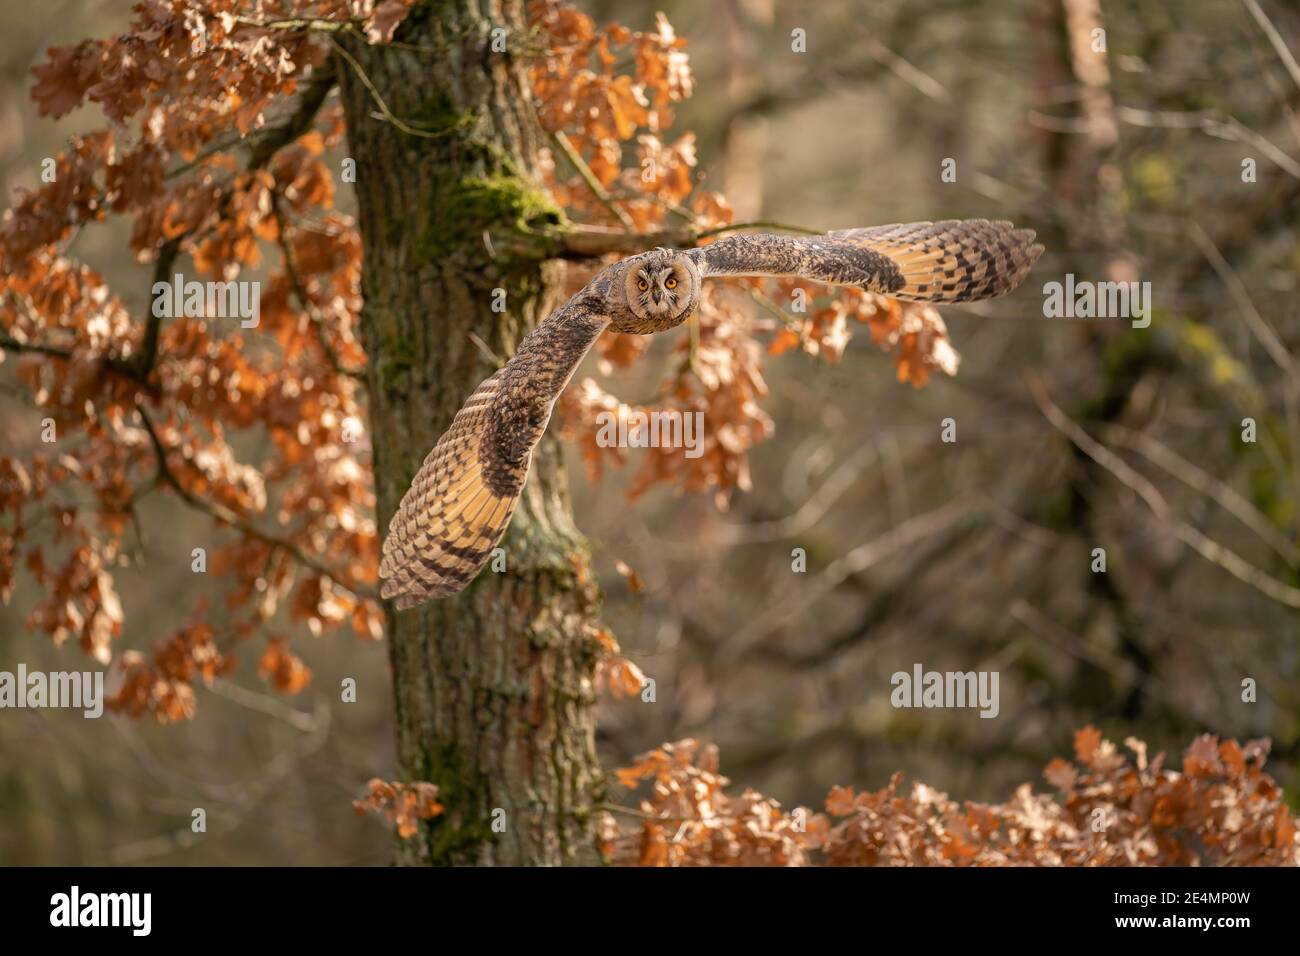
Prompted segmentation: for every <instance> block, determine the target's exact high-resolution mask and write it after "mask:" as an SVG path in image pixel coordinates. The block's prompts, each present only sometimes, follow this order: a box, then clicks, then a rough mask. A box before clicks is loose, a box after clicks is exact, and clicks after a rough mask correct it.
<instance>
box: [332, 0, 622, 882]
mask: <svg viewBox="0 0 1300 956" xmlns="http://www.w3.org/2000/svg"><path fill="white" fill-rule="evenodd" d="M483 7H488V8H491V9H494V10H496V11H498V12H496V13H495V14H494V15H495V16H496V19H494V20H488V19H486V18H485V16H484V14H483V13H482V12H481V8H483ZM522 8H523V4H522V3H514V2H503V3H501V4H499V5H498V4H490V5H482V4H477V3H469V2H466V3H440V4H436V5H430V4H422V5H420V6H419V7H417V9H415V10H414V11H412V13H411V15H410V17H409V19H408V20H407V21H406V23H404V24H403V26H402V27H401V29H400V30H399V31H398V34H397V37H396V40H397V41H399V42H400V43H401V44H406V45H407V46H396V47H389V46H382V47H370V46H366V45H365V44H362V43H358V42H355V41H351V42H349V43H348V45H347V46H346V50H347V52H348V53H349V54H350V55H351V57H353V58H354V59H355V61H356V63H355V64H353V63H349V62H348V61H347V58H346V57H343V56H339V57H337V59H338V60H339V62H338V64H337V65H338V68H339V73H340V76H341V78H342V79H341V87H342V93H343V102H344V105H345V110H346V114H347V125H348V131H349V138H350V147H351V156H352V158H353V159H355V160H356V168H357V182H356V193H357V200H358V204H359V207H360V210H359V219H360V227H361V234H362V238H363V242H364V265H363V270H364V271H363V282H362V286H363V291H364V295H365V305H364V309H363V311H362V329H363V334H364V337H365V346H366V351H367V353H368V355H369V369H368V373H367V388H368V391H369V402H370V424H371V439H372V442H373V446H374V468H375V486H376V494H377V498H378V501H377V507H378V519H379V524H380V529H381V533H382V532H383V531H386V529H387V527H388V521H389V519H390V518H391V516H392V514H393V512H394V511H395V510H396V508H397V505H398V502H399V501H400V500H401V496H402V494H403V493H404V492H405V491H406V488H407V486H408V485H409V483H410V480H411V477H412V476H413V475H414V474H415V472H416V471H417V469H418V468H419V466H420V464H421V462H422V461H423V460H424V456H425V455H426V454H427V453H428V451H429V449H430V448H432V447H433V445H434V444H435V442H436V441H437V439H438V437H439V436H440V435H441V434H442V432H443V431H444V430H445V428H446V427H447V425H448V424H449V423H450V422H451V419H452V417H453V416H454V415H455V413H456V411H457V410H458V409H459V408H460V406H461V404H462V403H463V402H464V400H465V399H466V398H467V397H468V396H469V394H470V393H471V392H472V391H473V389H474V388H475V387H476V386H477V385H478V384H479V382H480V381H482V380H483V379H484V378H486V377H487V376H488V375H490V374H491V373H492V372H493V371H494V368H495V366H494V362H493V360H492V359H491V358H490V357H489V356H488V354H487V352H489V351H491V352H493V353H495V355H496V356H499V357H500V359H501V360H504V359H506V358H508V357H509V356H510V355H511V354H513V353H514V351H515V348H516V346H517V344H518V342H519V339H520V338H521V337H522V336H523V334H524V333H525V332H527V331H528V329H529V328H531V327H532V326H533V325H535V324H536V323H537V321H538V320H540V319H541V318H543V317H544V316H545V315H546V314H547V313H548V312H549V311H550V310H551V309H552V308H554V306H555V305H556V304H557V297H558V295H559V293H560V282H561V280H562V278H563V269H564V266H563V264H562V263H558V262H548V263H542V264H539V263H538V262H536V261H521V260H512V259H511V258H509V257H508V256H505V255H503V254H502V248H501V247H498V246H496V245H494V244H493V243H491V242H488V241H486V240H485V233H487V232H491V233H492V235H494V236H508V234H509V233H511V232H518V231H523V230H527V229H528V228H529V227H532V226H538V225H542V224H545V223H554V222H557V221H559V219H560V216H561V213H560V212H559V210H558V209H557V208H556V207H555V206H554V205H553V203H552V202H551V200H550V198H549V197H548V195H547V194H546V193H545V192H543V191H541V190H540V189H539V188H538V186H537V185H536V182H535V178H534V173H535V167H536V153H537V147H538V142H539V139H540V132H539V130H538V128H537V126H536V122H535V118H534V114H533V109H532V105H531V101H530V95H529V89H528V82H527V77H526V74H525V70H524V65H523V63H522V62H521V61H520V60H519V59H517V51H518V50H519V48H520V45H521V44H522V43H523V42H524V22H523V9H522ZM501 29H504V31H505V32H504V33H497V34H495V36H494V33H493V31H494V30H501ZM494 39H495V40H496V41H497V44H498V45H499V44H500V43H504V44H506V47H507V52H497V51H494V49H493V45H494V44H493V41H494ZM415 48H419V49H415ZM358 66H359V67H360V70H358V69H357V67H358ZM362 71H364V76H365V77H367V78H368V79H369V81H370V83H372V84H373V86H374V90H373V91H371V90H369V89H367V86H366V84H365V82H364V80H363V78H362V75H361V73H362ZM376 94H377V95H376ZM380 99H381V100H382V101H383V104H384V106H381V105H380V104H379V103H378V102H377V100H380ZM385 106H386V108H387V110H388V111H389V112H390V113H391V115H392V116H395V117H397V118H398V119H399V120H400V121H401V122H402V123H404V124H406V125H408V126H410V127H413V128H415V129H418V130H422V131H424V132H425V133H427V134H428V135H423V136H422V135H413V134H411V133H409V132H403V131H402V130H401V129H400V128H399V127H398V126H397V125H395V124H394V123H393V122H390V121H388V120H387V119H385V118H382V116H383V110H384V108H385ZM502 293H504V306H505V311H503V312H496V311H493V303H494V299H496V300H498V301H499V300H500V298H501V295H502ZM476 337H477V339H478V340H479V341H478V342H476V341H475V338H476ZM502 546H503V548H504V559H505V562H506V570H505V572H504V573H494V572H493V570H492V566H491V565H489V567H488V568H487V569H485V570H484V572H483V573H482V574H481V575H480V576H479V578H478V580H477V581H476V582H475V583H474V584H472V585H471V586H470V587H469V588H468V589H467V590H466V591H465V592H464V593H463V594H461V595H460V596H459V597H457V598H455V599H451V600H440V601H433V602H431V603H429V604H426V605H424V606H422V607H419V608H415V609H412V610H409V611H405V612H402V613H400V614H398V613H395V612H394V611H393V609H392V608H391V606H389V608H388V610H387V618H388V641H389V648H390V651H389V653H390V661H391V666H392V677H393V690H394V703H395V707H396V724H397V745H398V758H399V761H400V763H401V766H402V769H403V771H404V774H405V777H404V779H407V780H417V779H418V780H429V781H432V782H433V783H436V784H437V785H438V787H439V799H440V801H441V802H442V803H443V804H444V806H445V807H446V810H445V812H444V813H443V815H442V816H440V817H439V818H437V819H435V820H434V821H431V822H430V823H428V824H426V825H425V827H424V829H423V830H422V832H421V834H420V835H419V836H418V837H416V838H414V839H412V840H409V841H405V842H403V844H402V845H401V848H400V849H399V851H398V861H399V862H401V863H407V864H415V863H451V864H469V863H474V864H480V865H482V864H549V865H555V864H569V863H592V862H596V859H597V857H596V851H595V843H594V836H593V831H594V808H595V804H596V802H597V800H598V799H599V793H600V791H601V789H602V777H601V774H600V769H599V766H598V764H597V761H596V754H595V739H594V728H595V721H594V704H595V700H594V691H593V686H592V672H593V668H594V664H595V660H596V645H595V642H594V640H593V638H592V633H593V627H592V625H593V623H594V620H595V616H596V613H597V610H598V608H597V601H598V595H597V593H596V589H595V586H594V584H593V583H592V579H591V576H590V575H589V574H588V573H587V567H588V556H587V552H586V546H585V544H584V542H583V541H582V539H581V536H580V535H579V534H578V532H577V531H576V529H575V527H574V525H573V521H572V515H571V512H570V505H569V497H568V490H567V485H566V482H565V479H564V472H563V469H562V462H561V460H560V453H559V448H558V445H557V443H556V442H555V440H554V439H553V438H546V439H543V441H542V443H541V445H540V446H539V448H538V450H537V453H536V455H535V457H534V461H533V469H532V474H531V475H530V477H529V479H528V485H527V488H526V490H525V492H524V496H523V500H522V502H521V503H520V506H519V508H518V510H517V511H516V513H515V516H514V521H513V523H512V525H511V527H510V530H509V533H508V534H507V536H506V538H505V540H504V541H503V544H502ZM502 827H504V832H501V830H502Z"/></svg>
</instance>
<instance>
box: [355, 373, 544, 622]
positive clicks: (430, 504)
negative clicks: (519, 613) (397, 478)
mask: <svg viewBox="0 0 1300 956" xmlns="http://www.w3.org/2000/svg"><path fill="white" fill-rule="evenodd" d="M495 395H496V381H495V376H494V377H493V378H489V379H488V380H487V381H486V382H484V383H483V384H482V385H480V386H479V388H478V390H477V391H475V392H474V394H473V395H471V396H470V398H469V401H467V402H466V403H465V407H464V408H462V409H461V410H460V411H459V412H458V413H457V415H456V418H455V419H454V420H453V421H452V424H451V427H450V428H449V429H447V433H446V434H445V435H443V436H442V438H440V439H439V440H438V444H437V445H435V446H434V448H433V451H431V452H429V455H428V457H427V458H425V460H424V464H423V465H422V466H421V468H420V470H419V472H417V473H416V476H415V480H414V481H413V482H412V483H411V487H410V488H408V489H407V491H406V495H405V496H404V497H403V498H402V503H401V505H399V506H398V509H397V513H396V514H394V515H393V520H392V521H391V522H390V523H389V526H388V537H387V538H385V539H384V550H383V561H382V562H381V563H380V566H379V577H380V578H381V579H382V580H383V585H382V587H381V588H380V594H382V595H383V596H384V597H386V598H392V599H393V600H394V603H396V605H397V606H398V607H399V608H408V607H412V606H414V605H416V604H422V603H423V602H425V601H427V600H428V599H429V598H437V597H447V596H448V595H451V594H456V593H457V592H459V591H461V590H463V589H464V588H465V586H466V585H468V584H469V583H470V581H472V580H474V578H475V577H476V576H477V575H478V573H479V571H481V570H482V569H483V566H484V565H485V564H487V562H488V559H489V558H490V557H491V556H492V549H493V548H495V547H496V546H497V542H499V541H500V540H501V536H502V535H503V534H505V530H506V527H507V526H508V525H509V524H510V517H511V515H513V514H514V510H515V505H516V504H518V502H519V491H520V490H522V489H516V490H515V491H514V493H509V492H506V493H504V494H501V493H497V492H496V491H494V490H493V484H494V483H493V482H491V481H489V480H488V477H487V476H486V475H485V474H484V471H483V459H482V456H481V455H480V454H479V450H480V446H481V443H482V441H483V440H484V437H485V435H486V433H487V426H488V409H489V407H490V406H491V403H492V400H493V398H494V397H495ZM498 485H499V483H498Z"/></svg>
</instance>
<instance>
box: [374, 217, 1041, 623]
mask: <svg viewBox="0 0 1300 956" xmlns="http://www.w3.org/2000/svg"><path fill="white" fill-rule="evenodd" d="M1033 239H1034V233H1033V232H1031V231H1030V230H1027V229H1015V228H1013V227H1012V225H1011V223H1008V222H989V221H987V220H983V219H976V220H964V221H957V220H950V221H947V222H939V223H928V222H927V223H910V224H906V225H894V226H878V227H875V228H871V229H851V230H844V231H841V232H834V233H830V234H828V235H825V236H781V235H771V234H752V233H751V234H744V235H737V236H732V237H730V238H727V239H722V240H719V241H718V242H715V243H712V244H710V245H706V246H700V247H698V248H694V249H687V250H672V249H656V250H654V251H652V252H645V253H641V254H640V255H636V256H631V257H629V258H627V259H623V260H621V261H619V262H616V263H614V264H612V265H610V266H608V267H606V268H605V269H602V270H601V271H600V272H599V273H598V274H597V275H596V276H595V277H594V278H593V279H592V280H591V281H590V282H589V283H587V285H586V286H585V287H584V288H583V289H582V291H580V292H579V293H578V294H577V295H575V296H573V298H571V299H570V300H569V301H568V302H566V303H565V304H564V305H562V306H561V307H560V308H558V309H556V310H555V311H554V312H553V313H551V315H550V316H549V317H548V318H547V319H546V320H545V321H543V322H542V323H541V324H539V325H538V326H537V328H536V329H534V330H533V331H532V332H530V333H529V334H528V335H527V336H526V337H525V338H524V340H523V341H522V342H521V343H520V345H519V350H518V351H517V352H516V353H515V356H514V357H513V358H512V359H511V360H510V361H509V362H507V363H506V365H505V366H504V367H502V368H501V369H500V370H498V371H497V372H496V373H494V374H493V375H492V376H491V377H490V378H488V379H487V380H486V381H485V382H483V384H482V385H480V386H479V387H478V388H477V389H476V390H475V391H474V394H473V395H471V396H470V398H469V400H468V401H467V402H466V403H465V406H464V407H463V408H462V409H461V410H460V412H459V413H458V414H457V415H456V418H455V419H454V420H453V422H452V424H451V427H450V428H449V429H448V430H447V433H446V434H445V435H443V437H442V438H441V439H440V440H439V441H438V444H437V445H436V446H435V447H434V449H433V450H432V451H431V452H430V453H429V455H428V457H427V458H426V459H425V461H424V465H423V466H422V467H421V468H420V471H419V473H418V474H417V475H416V476H415V480H414V481H413V482H412V484H411V487H410V489H409V490H408V491H407V493H406V495H405V497H403V499H402V503H401V506H400V507H399V508H398V509H397V513H396V514H395V515H394V516H393V520H392V522H391V524H390V525H389V529H388V537H387V538H386V539H385V541H384V553H383V562H382V564H381V565H380V571H379V573H380V577H381V578H383V588H382V594H383V596H384V597H386V598H393V599H394V601H395V603H396V604H397V606H398V607H399V608H405V607H410V606H412V605H415V604H419V603H422V602H423V601H425V600H427V599H429V598H432V597H445V596H447V595H450V594H455V593H457V592H458V591H460V590H461V589H463V588H464V587H465V586H466V585H467V584H469V582H470V581H472V580H473V579H474V577H475V576H476V575H477V574H478V572H479V571H480V570H481V569H482V568H483V565H484V564H486V563H487V560H488V558H489V557H490V556H491V553H492V549H493V548H494V547H495V546H496V544H497V542H498V541H499V540H500V539H501V536H502V535H503V534H504V533H505V529H506V526H507V525H508V524H509V522H510V518H511V516H512V515H513V513H514V508H515V505H516V503H517V502H518V500H519V495H520V493H521V492H522V491H523V487H524V482H525V480H526V479H527V477H528V465H529V461H530V459H531V457H532V451H533V448H534V447H536V445H537V442H538V441H539V440H540V439H541V437H542V433H543V432H545V430H546V425H547V423H548V422H549V421H550V417H551V410H552V409H553V408H554V406H555V401H556V399H558V398H559V396H560V393H561V392H563V391H564V387H565V386H566V385H567V384H568V382H569V379H570V378H571V377H572V376H573V373H574V372H575V371H576V370H577V367H578V365H579V363H580V362H581V361H582V358H583V356H585V355H586V354H587V352H588V350H589V349H590V348H591V346H592V345H593V344H594V343H595V341H596V339H597V338H599V337H600V335H601V333H602V332H604V331H605V330H606V329H610V330H612V331H615V332H626V333H631V334H635V335H647V334H651V333H654V332H662V331H665V330H667V329H671V328H674V327H676V326H678V325H680V324H681V323H682V322H684V321H685V320H686V319H687V318H689V317H690V315H691V314H692V313H693V312H694V311H695V309H696V307H697V306H698V304H699V298H700V290H701V286H702V280H703V279H705V278H708V277H710V276H739V275H769V276H799V277H801V278H805V279H812V280H815V281H819V282H826V283H829V284H832V285H850V286H856V287H858V288H861V289H865V290H866V291H868V292H875V293H879V294H881V295H887V296H892V297H894V298H898V299H907V300H911V301H919V302H971V301H976V300H980V299H989V298H993V297H995V296H999V295H1003V294H1004V293H1007V292H1010V291H1011V290H1012V289H1014V288H1015V287H1016V286H1017V285H1019V284H1020V283H1021V281H1023V279H1024V277H1025V276H1026V275H1027V274H1028V272H1029V268H1030V266H1032V265H1033V263H1034V260H1036V259H1037V258H1038V256H1039V255H1040V254H1041V253H1042V251H1043V247H1042V246H1040V245H1037V244H1035V243H1034V241H1033Z"/></svg>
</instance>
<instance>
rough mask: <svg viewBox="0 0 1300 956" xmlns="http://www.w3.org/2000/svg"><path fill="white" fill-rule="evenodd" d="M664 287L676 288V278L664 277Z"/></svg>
mask: <svg viewBox="0 0 1300 956" xmlns="http://www.w3.org/2000/svg"><path fill="white" fill-rule="evenodd" d="M664 288H665V289H676V288H677V280H676V279H674V278H671V277H670V278H668V279H666V280H665V281H664Z"/></svg>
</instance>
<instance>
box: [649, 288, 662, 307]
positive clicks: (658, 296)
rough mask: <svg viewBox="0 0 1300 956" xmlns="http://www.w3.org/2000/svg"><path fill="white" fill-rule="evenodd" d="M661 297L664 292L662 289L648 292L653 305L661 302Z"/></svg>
mask: <svg viewBox="0 0 1300 956" xmlns="http://www.w3.org/2000/svg"><path fill="white" fill-rule="evenodd" d="M663 297H664V293H663V290H662V289H655V290H654V291H653V292H651V293H650V298H652V299H654V300H655V305H659V304H661V303H662V302H663Z"/></svg>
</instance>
